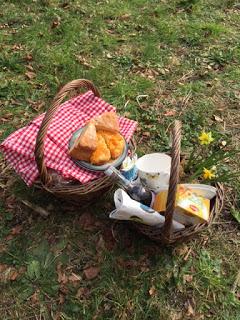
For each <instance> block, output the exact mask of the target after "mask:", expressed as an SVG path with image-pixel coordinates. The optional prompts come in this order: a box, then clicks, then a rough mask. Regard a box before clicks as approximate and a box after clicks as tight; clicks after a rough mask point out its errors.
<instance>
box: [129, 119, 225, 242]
mask: <svg viewBox="0 0 240 320" xmlns="http://www.w3.org/2000/svg"><path fill="white" fill-rule="evenodd" d="M180 147H181V123H180V121H175V123H174V127H173V131H172V151H171V157H172V163H171V173H170V181H169V190H168V198H167V206H166V212H165V223H164V226H163V227H162V228H155V227H152V226H147V225H144V224H140V223H131V224H132V225H133V227H134V228H135V229H137V230H138V231H139V232H141V233H142V234H144V235H145V236H147V237H149V238H150V239H152V240H154V241H157V242H160V243H163V244H173V243H175V242H183V241H186V240H187V239H190V238H191V237H193V236H194V235H196V234H197V233H199V232H200V231H202V230H204V229H206V228H207V227H209V226H210V225H211V224H212V222H213V221H214V219H215V217H216V216H217V214H218V213H219V212H220V211H221V209H222V206H223V187H222V186H221V185H220V184H217V185H216V188H217V195H216V197H215V198H214V199H213V200H211V204H210V218H209V222H208V223H201V224H197V225H194V226H189V227H186V228H185V229H183V230H182V231H176V232H173V231H172V220H173V213H174V207H175V198H176V191H177V184H178V181H179V171H180Z"/></svg>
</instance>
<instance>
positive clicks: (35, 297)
mask: <svg viewBox="0 0 240 320" xmlns="http://www.w3.org/2000/svg"><path fill="white" fill-rule="evenodd" d="M30 300H31V303H33V304H36V303H38V302H39V291H38V290H37V291H35V292H34V294H33V295H32V296H31V297H30Z"/></svg>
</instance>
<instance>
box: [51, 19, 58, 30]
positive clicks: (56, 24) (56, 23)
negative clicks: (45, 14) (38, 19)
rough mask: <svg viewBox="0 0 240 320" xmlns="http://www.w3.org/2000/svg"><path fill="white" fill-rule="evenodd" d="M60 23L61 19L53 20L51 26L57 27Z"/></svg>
mask: <svg viewBox="0 0 240 320" xmlns="http://www.w3.org/2000/svg"><path fill="white" fill-rule="evenodd" d="M59 25H60V19H56V20H53V22H52V25H51V28H52V29H55V28H57V27H58V26H59Z"/></svg>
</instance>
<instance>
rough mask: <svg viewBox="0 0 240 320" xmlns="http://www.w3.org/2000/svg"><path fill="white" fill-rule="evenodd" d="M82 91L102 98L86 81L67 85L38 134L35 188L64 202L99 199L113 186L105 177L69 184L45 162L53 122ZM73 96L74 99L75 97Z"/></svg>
mask: <svg viewBox="0 0 240 320" xmlns="http://www.w3.org/2000/svg"><path fill="white" fill-rule="evenodd" d="M80 89H86V90H91V91H92V92H93V93H94V94H95V96H97V97H100V93H99V91H98V89H97V88H96V87H95V86H94V85H93V83H92V82H90V81H89V80H85V79H78V80H73V81H71V82H69V83H67V84H66V85H65V86H64V87H63V88H62V89H61V90H60V91H59V92H58V93H57V95H56V96H55V98H54V100H53V103H52V105H51V107H50V108H49V109H48V111H47V112H46V114H45V116H44V118H43V121H42V124H41V127H40V129H39V132H38V134H37V140H36V147H35V160H36V163H37V167H38V171H39V179H38V180H37V181H36V183H35V186H36V187H38V188H43V189H44V190H46V191H48V192H50V193H52V194H54V195H56V196H59V197H61V198H64V200H71V201H74V202H78V203H81V202H82V203H86V202H88V201H91V200H92V199H94V198H95V199H97V197H98V196H99V195H102V194H103V193H104V192H106V191H108V190H109V189H110V188H111V186H112V185H113V181H112V179H111V178H109V177H107V176H104V177H101V178H98V179H95V180H93V181H91V182H89V183H86V184H81V183H80V182H79V181H77V180H76V181H70V182H68V181H66V180H64V179H63V178H61V177H60V176H58V175H57V174H56V172H52V171H51V170H48V169H47V167H46V165H45V161H44V141H45V138H46V134H47V130H48V127H49V125H50V123H51V120H52V118H53V116H54V114H55V113H56V111H57V109H58V107H59V106H60V104H61V103H62V102H63V100H64V99H65V98H66V96H67V95H70V94H75V95H76V94H78V91H79V90H80ZM71 96H72V97H73V95H71Z"/></svg>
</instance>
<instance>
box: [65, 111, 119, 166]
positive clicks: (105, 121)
mask: <svg viewBox="0 0 240 320" xmlns="http://www.w3.org/2000/svg"><path fill="white" fill-rule="evenodd" d="M99 128H101V129H99ZM118 131H119V124H118V117H117V115H116V113H115V112H104V113H103V114H101V115H100V116H97V117H95V118H92V119H91V120H90V121H89V122H88V123H87V125H86V127H85V128H84V130H83V132H82V133H81V134H80V136H79V137H78V138H77V139H76V141H75V143H74V145H73V147H72V148H71V150H70V151H69V155H70V156H72V157H73V158H75V159H77V160H83V161H87V162H90V163H91V164H94V165H103V164H106V163H107V162H109V161H110V160H111V159H112V160H115V159H117V158H119V157H120V156H121V154H122V153H123V150H124V147H125V140H124V138H123V137H122V136H121V134H120V133H119V132H118Z"/></svg>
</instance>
